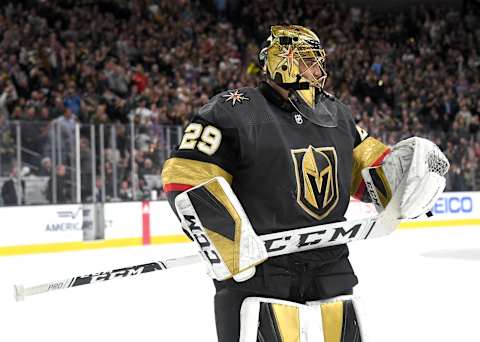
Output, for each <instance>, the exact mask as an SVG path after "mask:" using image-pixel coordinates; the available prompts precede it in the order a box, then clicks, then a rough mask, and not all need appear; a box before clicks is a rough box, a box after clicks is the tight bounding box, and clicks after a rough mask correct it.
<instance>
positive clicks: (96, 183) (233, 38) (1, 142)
mask: <svg viewBox="0 0 480 342" xmlns="http://www.w3.org/2000/svg"><path fill="white" fill-rule="evenodd" d="M479 19H480V11H479V8H478V7H477V6H476V5H475V3H474V2H467V1H466V2H464V3H463V5H462V6H459V7H457V8H452V7H449V6H438V5H437V6H434V7H429V6H420V5H417V6H411V7H408V9H404V10H402V11H395V12H384V11H382V12H376V11H373V10H372V9H369V8H362V7H351V6H346V5H343V4H342V3H341V2H340V1H336V2H329V1H316V0H302V1H300V0H284V1H271V0H256V1H248V0H236V1H235V0H234V1H228V0H216V1H213V0H211V1H199V0H196V1H195V0H178V1H157V0H134V1H121V0H117V1H84V0H79V1H38V0H35V1H34V0H32V1H10V2H8V1H7V2H6V3H5V4H4V5H2V7H0V183H1V185H2V200H3V204H18V203H29V201H28V198H29V195H28V194H27V193H30V194H31V196H30V197H31V198H34V200H32V199H31V200H30V203H42V202H44V203H48V202H54V203H63V202H75V199H76V198H77V199H78V198H80V197H78V196H77V195H76V194H74V192H75V191H74V189H75V186H73V184H74V183H75V182H78V181H80V182H81V184H82V186H81V194H80V195H79V196H81V199H82V201H90V200H92V201H93V200H103V199H107V200H131V199H143V198H153V199H155V198H161V197H162V194H161V184H160V183H159V177H158V176H159V174H160V172H161V168H162V163H163V161H164V160H165V158H166V157H167V156H168V153H169V151H170V149H171V148H173V146H174V145H175V144H176V143H178V141H179V139H180V137H181V128H182V126H184V125H185V124H186V123H187V122H188V121H189V119H190V118H191V117H192V115H193V114H194V113H195V112H196V111H197V110H198V109H199V108H200V107H201V106H202V105H203V104H205V103H206V102H207V101H208V99H209V97H211V96H212V95H214V94H215V93H217V92H220V91H223V90H226V89H234V88H238V87H244V86H255V85H256V84H257V83H258V82H259V80H260V79H261V77H262V76H261V72H260V70H259V68H258V64H257V51H258V48H259V46H260V44H261V43H262V42H263V41H264V40H265V38H266V37H267V36H268V34H269V27H270V25H272V24H276V23H285V22H288V23H297V24H301V25H305V26H307V27H311V28H312V29H313V30H314V31H315V32H316V33H317V34H318V36H319V37H320V39H321V41H322V42H323V45H324V47H325V49H326V51H327V71H328V73H329V77H328V80H327V85H326V88H327V90H328V91H329V92H331V93H333V94H334V95H335V96H337V97H338V98H340V99H341V100H342V101H343V102H345V103H346V104H348V105H349V106H350V107H351V109H352V112H353V115H354V118H355V121H356V122H358V124H359V125H360V126H361V127H363V128H365V129H366V130H367V131H369V133H370V134H371V135H372V136H374V137H377V138H380V139H382V140H383V141H385V142H387V143H389V144H394V143H395V142H397V141H398V140H401V139H404V138H407V137H410V136H413V135H417V136H423V137H427V138H429V139H431V140H433V141H434V142H436V143H437V144H438V145H439V146H441V148H442V149H443V150H444V152H445V153H446V155H447V157H448V158H449V160H450V161H451V164H452V166H451V170H450V172H449V174H448V182H447V190H455V191H467V190H477V191H478V190H480V167H478V165H479V164H480V129H479V125H480V51H479V49H478V46H479V45H480V20H479ZM77 123H79V124H80V129H79V131H78V132H76V128H75V127H76V126H77V125H76V124H77ZM102 124H103V126H102V127H103V128H102V129H101V130H100V129H99V127H100V125H102ZM93 126H94V127H96V128H92V127H93ZM100 142H101V146H100V147H99V143H100ZM77 155H79V158H78V159H79V160H77V159H76V158H77ZM92 155H93V157H92ZM99 155H100V156H101V157H102V158H100V159H101V160H100V159H99ZM79 167H80V168H81V172H80V173H79V175H80V178H77V175H75V173H76V171H75V168H79ZM38 180H41V181H38ZM25 182H27V183H29V184H37V185H35V186H32V185H31V186H30V187H31V189H30V190H28V189H26V188H28V187H29V185H28V184H26V183H25ZM12 189H13V190H12ZM38 192H40V193H41V194H40V195H35V194H36V193H38ZM77 192H78V191H77ZM32 196H33V197H32ZM102 196H103V197H102ZM2 200H0V203H2Z"/></svg>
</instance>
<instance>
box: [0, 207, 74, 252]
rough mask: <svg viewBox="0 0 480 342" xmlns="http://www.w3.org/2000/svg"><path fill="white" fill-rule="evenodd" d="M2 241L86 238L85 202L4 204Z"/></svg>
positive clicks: (36, 241) (34, 241) (26, 242)
mask: <svg viewBox="0 0 480 342" xmlns="http://www.w3.org/2000/svg"><path fill="white" fill-rule="evenodd" d="M0 217H1V223H0V225H1V228H0V230H1V239H0V245H2V246H9V245H15V244H18V245H28V244H36V243H49V242H70V241H82V239H83V232H82V224H83V213H82V206H81V205H57V206H27V207H9V208H0Z"/></svg>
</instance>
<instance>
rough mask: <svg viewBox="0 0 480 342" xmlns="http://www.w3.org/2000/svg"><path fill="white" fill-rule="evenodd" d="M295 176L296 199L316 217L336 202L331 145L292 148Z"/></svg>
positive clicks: (335, 170)
mask: <svg viewBox="0 0 480 342" xmlns="http://www.w3.org/2000/svg"><path fill="white" fill-rule="evenodd" d="M291 153H292V158H293V164H294V166H295V176H296V179H297V202H298V204H299V205H300V207H302V209H303V210H305V211H306V212H307V213H308V214H309V215H310V216H313V217H314V218H316V219H317V220H321V219H323V218H324V217H325V216H327V215H328V214H329V213H330V212H331V211H332V210H333V209H334V208H335V207H336V206H337V203H338V198H339V189H338V179H337V153H336V151H335V148H333V147H313V146H309V147H308V148H302V149H297V150H292V151H291Z"/></svg>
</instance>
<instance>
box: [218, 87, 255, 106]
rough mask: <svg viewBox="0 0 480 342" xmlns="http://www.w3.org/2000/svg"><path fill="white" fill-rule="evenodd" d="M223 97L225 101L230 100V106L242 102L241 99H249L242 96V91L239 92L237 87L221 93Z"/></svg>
mask: <svg viewBox="0 0 480 342" xmlns="http://www.w3.org/2000/svg"><path fill="white" fill-rule="evenodd" d="M222 97H224V98H225V102H229V101H232V107H233V106H235V105H236V104H237V102H238V103H242V101H250V98H249V97H246V96H244V94H243V93H240V92H239V91H238V89H235V90H232V91H229V92H228V94H225V95H222Z"/></svg>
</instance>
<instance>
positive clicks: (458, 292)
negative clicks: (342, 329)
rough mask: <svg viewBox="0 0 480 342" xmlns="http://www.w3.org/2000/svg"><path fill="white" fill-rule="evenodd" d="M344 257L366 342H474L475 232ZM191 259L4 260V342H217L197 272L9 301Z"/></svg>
mask: <svg viewBox="0 0 480 342" xmlns="http://www.w3.org/2000/svg"><path fill="white" fill-rule="evenodd" d="M350 250H351V261H352V264H353V265H354V268H355V270H356V273H357V275H358V277H359V278H360V285H359V286H357V287H356V289H355V290H356V294H357V295H358V296H360V298H361V304H362V311H363V314H364V316H363V317H362V318H363V320H362V323H363V325H364V327H365V330H366V332H367V334H368V340H367V341H370V342H397V341H398V342H405V341H411V342H417V341H418V342H431V341H435V342H441V341H445V342H447V341H448V342H451V341H456V342H457V341H480V329H479V328H478V326H479V325H480V323H479V319H478V310H479V308H480V293H479V290H480V227H469V228H468V227H460V228H437V229H423V230H407V231H397V232H395V233H394V234H392V235H391V236H389V237H385V238H380V239H377V240H371V241H362V242H357V243H354V244H352V245H351V248H350ZM194 251H195V249H194V247H193V246H191V245H190V244H177V245H159V246H150V247H131V248H122V249H104V250H92V251H82V252H69V253H60V254H59V253H54V254H39V255H27V256H15V257H0V271H1V278H0V326H1V329H0V341H6V342H17V341H19V342H24V341H25V342H26V341H28V342H32V341H48V342H57V341H58V342H60V341H61V342H64V341H69V342H74V341H82V342H85V341H93V342H97V341H115V342H116V341H135V342H148V341H152V342H153V341H156V342H158V341H160V342H166V341H172V342H173V341H180V342H183V341H189V342H190V341H202V342H203V341H212V342H214V341H216V337H215V328H214V317H213V293H214V290H213V285H212V284H211V281H210V279H209V278H208V277H207V276H206V273H205V269H204V266H203V265H194V266H187V267H182V268H178V269H170V270H166V271H160V272H153V273H151V274H145V275H141V276H138V277H130V278H125V279H120V280H113V281H108V282H104V283H96V284H93V285H87V286H81V287H77V288H72V289H67V290H59V291H53V292H50V293H45V294H40V295H35V296H31V297H27V298H25V301H23V302H18V303H17V302H15V299H14V290H13V285H14V284H24V285H25V286H32V285H37V284H41V283H44V282H50V281H53V280H60V279H65V278H69V277H71V276H76V275H84V274H89V273H92V272H98V271H103V270H110V269H113V268H117V267H125V266H131V265H135V264H140V263H145V262H150V261H155V260H162V259H165V258H169V257H177V256H182V255H188V254H191V253H194Z"/></svg>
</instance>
